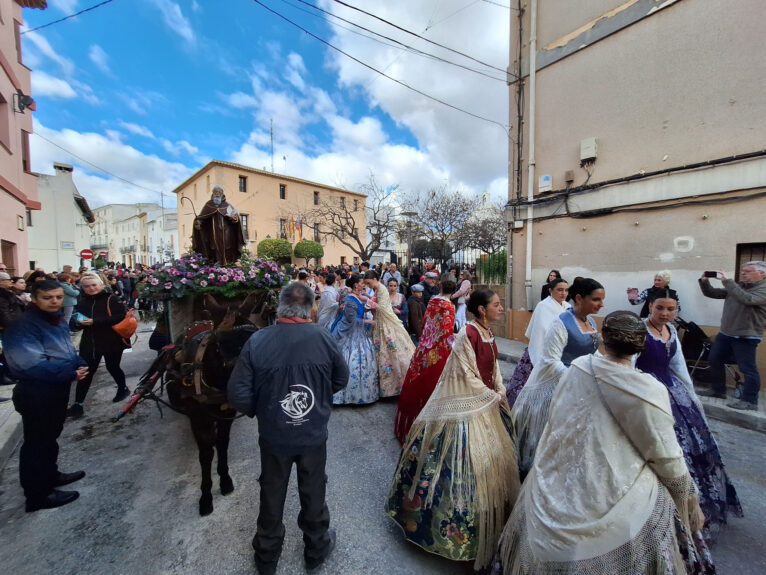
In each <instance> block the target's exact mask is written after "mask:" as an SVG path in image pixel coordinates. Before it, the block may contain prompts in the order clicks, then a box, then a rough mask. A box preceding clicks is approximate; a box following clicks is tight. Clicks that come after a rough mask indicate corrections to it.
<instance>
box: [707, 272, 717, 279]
mask: <svg viewBox="0 0 766 575" xmlns="http://www.w3.org/2000/svg"><path fill="white" fill-rule="evenodd" d="M704 275H705V277H706V278H715V277H718V272H705V274H704Z"/></svg>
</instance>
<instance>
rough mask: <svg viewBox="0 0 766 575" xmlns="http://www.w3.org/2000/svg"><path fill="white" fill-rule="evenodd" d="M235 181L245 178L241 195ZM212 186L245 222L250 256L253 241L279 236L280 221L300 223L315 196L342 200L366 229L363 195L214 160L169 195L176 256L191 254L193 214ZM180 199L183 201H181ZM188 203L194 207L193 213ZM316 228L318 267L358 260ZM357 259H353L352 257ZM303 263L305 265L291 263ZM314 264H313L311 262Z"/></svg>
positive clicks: (307, 234) (308, 232)
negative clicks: (174, 221) (174, 200)
mask: <svg viewBox="0 0 766 575" xmlns="http://www.w3.org/2000/svg"><path fill="white" fill-rule="evenodd" d="M240 178H245V181H244V191H240ZM215 186H221V187H222V188H223V189H224V192H225V194H226V201H228V202H229V203H230V204H231V205H233V206H234V207H235V208H236V209H237V210H238V211H239V212H240V214H242V215H243V216H245V218H244V219H246V221H247V237H246V240H247V242H248V246H247V247H248V249H249V250H250V253H251V255H253V256H255V255H257V246H258V242H260V241H261V240H264V239H266V238H267V236H268V237H271V238H279V237H280V235H281V234H280V230H281V227H280V220H285V221H289V220H294V219H296V218H297V217H298V216H299V215H300V216H301V217H302V218H305V217H306V216H307V215H308V214H309V213H310V212H311V211H312V210H313V209H314V208H315V207H316V206H315V205H314V194H315V192H316V193H318V201H319V202H320V203H321V202H323V201H328V202H331V203H338V204H340V201H341V198H343V200H344V201H345V202H346V205H347V206H349V209H350V210H352V211H353V207H354V205H355V203H356V207H357V209H356V211H353V213H354V216H355V220H356V223H357V227H358V229H359V230H360V232H361V233H364V230H365V229H366V227H367V219H366V211H365V202H366V196H365V195H364V194H359V193H357V192H352V191H349V190H343V189H340V188H333V187H330V186H326V185H323V184H318V183H316V182H309V181H307V180H301V179H299V178H294V177H290V176H285V175H281V174H274V173H272V172H265V171H262V170H256V169H253V168H249V167H247V166H242V165H239V164H232V163H228V162H221V161H218V160H214V161H212V162H210V163H208V164H207V165H206V166H204V167H203V168H202V169H200V170H199V171H198V172H197V173H195V174H194V175H193V176H192V177H191V178H189V179H188V180H186V181H185V182H183V183H182V184H181V185H180V186H178V187H177V188H176V189H175V190H173V192H174V193H175V194H176V197H177V199H178V208H177V209H178V242H179V248H180V251H181V253H182V254H183V253H186V252H187V251H189V249H191V235H192V225H193V223H194V211H195V210H196V212H197V213H199V212H200V211H201V210H202V207H203V206H204V205H205V202H207V201H208V200H209V199H210V192H211V190H212V189H213V188H214V187H215ZM280 186H285V198H284V199H281V198H280ZM183 198H188V199H186V200H184V199H183ZM189 200H190V201H191V202H193V205H194V210H192V207H191V205H190V204H189ZM310 224H311V223H309V225H304V226H303V239H306V240H312V241H313V240H314V239H315V236H314V229H313V227H312V226H311V225H310ZM319 226H320V228H319V229H320V238H321V239H320V243H321V244H322V246H323V247H324V257H323V258H322V262H323V263H326V264H339V263H341V262H342V261H345V262H347V263H353V262H354V261H355V258H356V257H357V256H356V255H355V254H354V252H353V251H352V250H351V249H350V248H348V247H347V246H345V245H343V244H342V243H341V242H340V241H338V240H337V239H335V238H330V237H324V234H321V230H322V229H323V228H324V226H323V225H322V224H321V223H319ZM286 239H288V240H290V241H291V242H292V243H293V244H296V243H297V242H298V240H299V237H298V234H297V233H295V234H293V235H292V236H290V235H288V237H287V238H286ZM357 259H358V258H357ZM293 261H294V262H296V263H300V264H303V263H305V260H303V259H295V258H293ZM312 263H313V262H312Z"/></svg>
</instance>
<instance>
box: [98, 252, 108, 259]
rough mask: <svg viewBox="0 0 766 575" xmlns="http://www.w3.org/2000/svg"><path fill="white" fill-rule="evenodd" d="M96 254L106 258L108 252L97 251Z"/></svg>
mask: <svg viewBox="0 0 766 575" xmlns="http://www.w3.org/2000/svg"><path fill="white" fill-rule="evenodd" d="M98 255H100V256H101V257H102V258H104V259H106V257H107V256H108V255H109V252H98Z"/></svg>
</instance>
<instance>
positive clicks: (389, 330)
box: [364, 270, 415, 397]
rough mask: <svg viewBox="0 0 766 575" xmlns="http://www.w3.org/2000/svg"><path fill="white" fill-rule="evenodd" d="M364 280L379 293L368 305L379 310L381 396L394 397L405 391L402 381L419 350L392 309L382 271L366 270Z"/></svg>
mask: <svg viewBox="0 0 766 575" xmlns="http://www.w3.org/2000/svg"><path fill="white" fill-rule="evenodd" d="M364 283H365V284H366V285H367V287H368V288H370V289H372V290H373V291H374V294H375V295H374V297H373V299H371V300H370V301H368V302H367V305H368V306H369V307H370V309H373V310H374V311H375V327H374V328H373V330H372V340H373V342H374V343H375V355H376V357H377V360H378V374H379V376H380V396H381V397H392V396H395V395H399V393H400V392H401V391H402V383H404V376H405V375H407V368H408V367H409V365H410V360H411V359H412V355H413V354H414V353H415V345H414V344H413V343H412V340H411V339H410V336H409V335H408V334H407V330H405V329H404V326H403V325H402V322H401V321H399V318H398V317H396V314H395V313H394V310H393V309H392V308H391V300H390V299H389V297H388V290H387V289H386V288H385V286H384V285H383V284H381V283H380V281H378V272H376V271H373V270H368V271H367V272H365V274H364Z"/></svg>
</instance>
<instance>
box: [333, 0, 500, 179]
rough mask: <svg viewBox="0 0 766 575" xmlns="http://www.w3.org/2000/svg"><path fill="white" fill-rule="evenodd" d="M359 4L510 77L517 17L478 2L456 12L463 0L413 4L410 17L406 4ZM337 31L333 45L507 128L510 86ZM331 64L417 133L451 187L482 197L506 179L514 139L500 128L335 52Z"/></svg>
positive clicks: (407, 39)
mask: <svg viewBox="0 0 766 575" xmlns="http://www.w3.org/2000/svg"><path fill="white" fill-rule="evenodd" d="M320 5H321V6H322V7H323V8H325V9H327V10H330V11H332V12H334V13H337V14H339V15H342V16H344V17H347V18H350V19H353V20H354V21H356V22H359V23H360V24H362V25H364V26H366V27H368V28H371V29H374V30H377V31H380V32H381V33H384V34H386V35H388V36H393V37H396V38H397V39H398V40H400V41H402V42H403V43H405V44H408V45H414V46H416V47H417V48H418V49H421V50H423V51H426V52H429V53H432V54H435V55H438V56H439V57H441V58H444V59H448V60H452V61H458V62H460V63H461V64H464V65H466V66H469V67H471V68H477V69H482V70H484V71H486V72H487V73H491V74H492V75H494V76H496V77H499V78H503V72H501V71H498V70H491V69H489V68H486V67H483V66H481V65H480V64H477V63H476V62H472V61H471V60H468V59H466V58H463V57H461V56H459V55H456V54H454V53H450V52H448V51H445V50H442V49H440V48H438V47H437V46H434V45H431V44H428V43H427V42H425V41H423V40H418V39H416V38H414V37H413V36H410V35H406V34H404V33H400V32H397V31H396V30H393V29H392V28H390V27H387V26H384V25H383V24H382V23H381V22H379V21H376V20H373V19H371V18H368V17H365V16H363V15H362V14H360V13H359V12H350V11H349V10H348V9H346V8H343V7H342V6H340V5H339V4H337V3H336V2H332V1H330V0H322V1H321V2H320ZM354 5H355V6H358V7H359V8H361V9H363V10H366V11H368V12H372V13H374V14H376V15H378V16H380V17H381V18H384V19H387V20H389V21H391V22H394V23H396V24H397V25H399V26H401V27H403V28H406V29H408V30H412V31H414V32H416V33H420V34H421V35H422V36H424V37H426V38H428V39H430V40H433V41H435V42H439V43H440V44H443V45H446V46H449V47H451V48H454V49H455V50H459V51H461V52H464V53H467V54H470V55H471V56H473V57H475V58H477V59H480V60H482V61H485V62H488V63H491V64H492V65H494V66H496V67H498V68H501V69H503V70H504V69H505V68H506V66H507V65H508V44H509V33H510V32H509V27H510V18H508V16H507V13H506V15H505V17H503V18H498V11H497V7H495V6H492V5H489V4H486V3H481V2H479V3H474V4H471V5H470V6H467V7H466V8H465V9H464V10H461V11H460V12H459V13H457V11H458V10H459V9H460V8H463V7H464V6H465V2H463V1H462V0H444V1H442V2H440V3H439V4H438V6H436V7H435V6H434V5H433V4H432V3H418V2H414V3H409V4H408V9H407V10H402V9H401V5H400V4H399V3H385V2H378V1H375V0H357V2H355V3H354ZM333 32H334V36H333V37H332V38H331V39H330V41H331V42H332V43H333V44H335V45H336V46H338V47H339V48H341V49H343V50H344V51H346V52H349V53H350V54H352V55H354V56H355V57H357V58H359V59H360V60H362V61H363V62H366V63H368V64H370V65H371V66H374V67H376V68H378V69H379V70H385V72H386V74H388V75H390V76H392V77H394V78H397V79H399V80H401V81H403V82H406V83H407V84H409V85H411V86H413V87H415V88H418V89H419V90H422V91H423V92H426V93H428V94H429V95H432V96H434V97H436V98H439V99H441V100H444V101H446V102H448V103H450V104H452V105H455V106H458V107H460V108H463V109H465V110H468V111H470V112H473V113H475V114H478V115H480V116H484V117H487V118H490V119H493V120H495V121H497V122H499V123H500V124H507V123H508V112H509V107H508V86H507V85H506V83H505V82H504V81H501V80H491V79H488V78H486V77H484V76H480V75H477V74H474V73H472V72H468V71H465V70H462V69H459V68H456V67H454V66H449V65H447V64H444V63H441V62H436V61H434V60H431V59H427V58H422V57H420V56H417V55H414V54H410V53H404V52H402V51H400V50H397V49H394V48H386V47H381V44H379V43H377V42H372V41H370V40H369V39H367V38H364V37H361V36H358V35H356V34H352V33H350V32H349V31H347V30H344V29H341V28H333ZM327 57H328V62H329V63H330V65H331V66H333V67H334V68H335V69H336V70H337V72H338V74H339V84H340V85H341V86H342V87H344V88H346V89H351V90H361V92H362V93H363V94H364V95H365V97H366V98H367V99H368V101H369V102H370V103H371V104H372V105H374V106H378V107H379V108H380V109H381V110H383V111H384V112H385V113H387V114H388V115H389V116H391V118H392V119H393V120H394V121H396V122H397V123H398V124H399V125H401V126H403V127H405V128H406V129H408V130H409V131H410V132H412V134H413V135H414V137H415V138H416V139H417V141H418V143H419V147H420V149H421V150H423V151H425V152H426V153H427V154H428V156H429V158H430V161H431V162H432V163H433V164H434V165H438V166H449V177H450V180H451V181H463V182H466V183H467V184H468V185H469V186H470V189H472V190H480V189H482V188H484V187H486V186H487V185H488V182H489V181H493V180H495V179H496V178H506V179H507V169H508V167H507V165H508V164H507V163H508V146H509V139H508V134H507V132H506V131H505V130H503V129H502V128H501V127H500V126H498V125H495V124H491V123H488V122H484V121H481V120H477V119H474V118H472V117H470V116H467V115H465V114H462V113H460V112H458V111H455V110H452V109H450V108H448V107H446V106H443V105H442V104H439V103H437V102H434V101H432V100H428V99H426V98H424V97H422V96H419V95H418V94H416V93H414V92H412V91H410V90H407V89H406V88H404V87H402V86H399V85H398V84H395V83H393V82H392V81H390V80H388V79H386V78H383V77H380V76H378V75H377V74H375V73H374V72H371V71H370V70H369V69H367V68H364V67H362V66H360V65H359V64H358V63H356V62H353V61H352V60H350V59H348V58H347V57H345V56H343V55H341V54H338V53H336V52H328V56H327Z"/></svg>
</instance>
